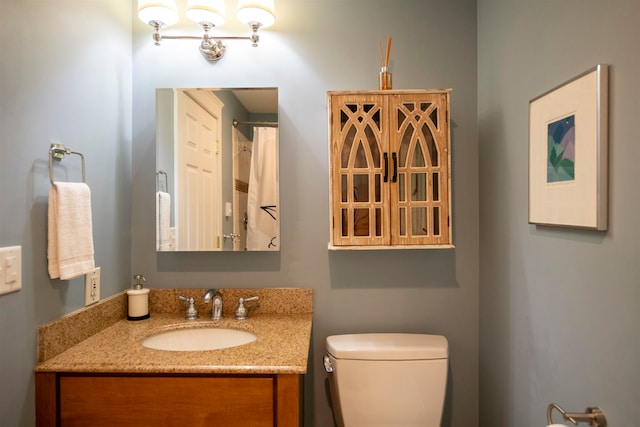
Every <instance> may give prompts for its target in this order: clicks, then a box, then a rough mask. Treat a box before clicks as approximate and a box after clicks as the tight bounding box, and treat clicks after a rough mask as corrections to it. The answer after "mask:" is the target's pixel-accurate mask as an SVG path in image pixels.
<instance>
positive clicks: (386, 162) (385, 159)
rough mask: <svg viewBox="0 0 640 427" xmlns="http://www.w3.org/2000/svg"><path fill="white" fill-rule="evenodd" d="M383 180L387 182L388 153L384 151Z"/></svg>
mask: <svg viewBox="0 0 640 427" xmlns="http://www.w3.org/2000/svg"><path fill="white" fill-rule="evenodd" d="M383 180H384V182H389V154H388V153H384V178H383Z"/></svg>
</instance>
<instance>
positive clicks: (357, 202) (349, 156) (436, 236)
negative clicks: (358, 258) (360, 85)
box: [327, 89, 453, 249]
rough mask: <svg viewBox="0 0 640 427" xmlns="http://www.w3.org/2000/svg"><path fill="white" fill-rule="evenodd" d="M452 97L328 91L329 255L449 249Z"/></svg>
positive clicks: (446, 91)
mask: <svg viewBox="0 0 640 427" xmlns="http://www.w3.org/2000/svg"><path fill="white" fill-rule="evenodd" d="M450 92H451V89H438V90H393V91H364V92H363V91H359V92H328V94H327V98H328V99H327V105H328V108H329V144H330V151H329V152H330V169H331V172H330V174H331V177H330V193H331V195H330V197H331V200H330V209H331V227H332V229H331V241H330V248H331V249H394V248H420V247H424V248H450V247H453V244H452V235H451V157H450V124H449V122H450V117H449V108H450V107H449V105H450V100H449V98H450Z"/></svg>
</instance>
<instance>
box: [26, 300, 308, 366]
mask: <svg viewBox="0 0 640 427" xmlns="http://www.w3.org/2000/svg"><path fill="white" fill-rule="evenodd" d="M279 291H280V292H281V291H282V290H279ZM303 291H309V290H303ZM200 292H201V291H199V290H198V291H194V292H193V293H194V294H198V293H200ZM262 292H263V294H262V297H261V300H262V299H264V300H267V301H268V300H269V296H264V292H268V290H264V291H262ZM167 293H168V295H169V297H168V299H167V300H168V301H173V298H174V295H173V294H175V291H174V292H173V294H172V293H171V291H167ZM181 293H184V292H181ZM245 294H246V293H245ZM158 295H159V294H156V295H155V300H154V299H153V298H152V301H154V302H153V303H152V305H151V308H152V310H151V317H150V318H149V319H146V320H140V321H128V320H126V319H120V320H116V321H115V323H113V324H111V325H110V326H107V327H105V328H104V329H102V330H100V331H98V332H96V333H94V334H92V335H90V336H88V337H87V338H85V339H82V340H81V341H79V342H78V343H75V344H73V345H70V346H69V347H68V348H66V349H63V350H62V349H61V351H60V352H59V353H58V354H55V355H51V357H48V356H46V357H44V356H42V355H43V354H44V353H43V351H44V350H46V349H47V348H49V347H48V346H49V344H48V343H47V340H48V341H54V339H53V337H54V336H55V334H53V333H51V332H49V335H50V336H49V337H47V335H46V333H43V332H42V331H41V334H42V335H43V336H44V338H40V339H39V345H40V346H42V347H43V348H44V350H43V349H40V354H41V357H40V359H41V363H39V364H38V365H37V366H36V368H35V370H36V372H83V373H144V374H148V373H159V374H166V373H187V374H188V373H192V374H203V373H204V374H229V373H233V374H305V373H306V371H307V360H308V354H309V342H310V337H311V324H312V313H311V310H310V309H309V310H301V311H308V312H302V313H297V312H291V310H287V309H286V308H285V309H281V308H280V307H278V308H276V309H273V310H270V309H269V304H267V306H266V307H265V309H264V310H262V311H263V312H261V311H260V310H259V309H257V310H256V311H255V312H250V314H249V318H248V319H247V320H243V321H238V320H235V318H234V316H233V314H228V313H227V309H226V305H225V317H224V318H223V319H222V320H219V321H212V320H211V319H210V318H209V312H208V311H207V312H203V311H201V312H200V318H199V319H198V320H192V321H187V320H184V313H182V312H171V313H167V312H163V310H162V307H163V305H162V304H161V303H160V302H158V301H161V299H162V298H160V300H158ZM223 295H224V293H223ZM234 297H235V296H234ZM282 297H283V300H287V299H290V298H291V294H290V292H287V291H285V292H284V293H283V295H282ZM303 298H305V299H307V298H308V299H309V300H310V298H311V293H310V292H306V294H305V295H303ZM272 301H273V299H272ZM113 304H114V303H111V305H113ZM172 304H173V302H172ZM309 305H310V304H309ZM276 306H277V304H276ZM305 306H308V305H305ZM154 308H156V310H157V311H158V312H154V310H153V309H154ZM209 310H210V305H209ZM299 311H300V310H299ZM65 320H68V319H65ZM46 326H48V325H45V326H44V327H42V328H41V330H45V327H46ZM193 327H216V328H229V329H238V330H243V331H248V332H252V333H254V334H255V335H257V337H258V338H257V339H256V341H254V342H251V343H248V344H244V345H241V346H237V347H231V348H225V349H219V350H207V351H165V350H155V349H150V348H146V347H144V346H143V345H142V344H141V341H142V339H143V338H145V337H147V336H149V335H153V334H156V333H158V332H162V331H165V330H171V329H177V328H193ZM59 329H69V326H68V325H67V326H66V327H65V328H62V327H61V328H59ZM69 332H70V333H71V334H73V331H69Z"/></svg>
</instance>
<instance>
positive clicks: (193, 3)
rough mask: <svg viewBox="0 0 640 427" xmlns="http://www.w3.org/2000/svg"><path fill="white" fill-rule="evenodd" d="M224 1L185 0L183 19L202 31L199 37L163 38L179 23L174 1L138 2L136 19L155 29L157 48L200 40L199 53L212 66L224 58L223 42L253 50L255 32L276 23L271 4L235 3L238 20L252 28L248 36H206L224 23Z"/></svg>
mask: <svg viewBox="0 0 640 427" xmlns="http://www.w3.org/2000/svg"><path fill="white" fill-rule="evenodd" d="M224 1H225V0H188V1H187V6H186V8H185V15H186V16H187V18H189V19H190V20H192V21H193V22H195V23H197V24H199V25H200V26H201V27H202V29H203V30H204V34H203V35H202V37H196V36H163V35H162V34H161V33H160V31H161V30H162V29H163V28H164V27H168V26H170V25H173V24H175V23H176V22H178V19H179V14H178V7H177V6H176V0H138V18H140V20H141V21H142V22H144V23H147V24H149V25H150V26H151V27H153V29H154V33H153V41H154V43H155V45H156V46H160V42H161V41H162V40H163V39H197V40H201V43H200V53H202V55H203V56H204V57H205V58H206V59H207V60H208V61H211V62H215V61H218V60H219V59H220V58H222V56H223V55H224V52H225V49H226V46H225V45H224V44H223V43H222V40H231V39H233V40H251V44H252V46H254V47H256V46H258V41H259V40H260V36H258V29H260V28H266V27H269V26H270V25H273V23H274V22H275V14H274V0H238V7H237V12H236V16H237V18H238V19H239V20H240V21H242V22H244V23H246V24H247V25H248V26H249V28H251V31H252V33H251V35H250V36H224V37H213V36H210V35H209V32H210V31H211V30H212V29H213V27H215V26H221V25H222V24H224V22H225V10H224Z"/></svg>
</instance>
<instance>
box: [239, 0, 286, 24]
mask: <svg viewBox="0 0 640 427" xmlns="http://www.w3.org/2000/svg"><path fill="white" fill-rule="evenodd" d="M273 1H274V0H238V11H237V13H236V16H237V17H238V19H239V20H240V21H242V22H244V23H245V24H251V23H252V22H258V23H259V24H260V26H261V27H262V28H264V27H268V26H270V25H273V23H274V22H275V21H276V16H275V12H274V5H273Z"/></svg>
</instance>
